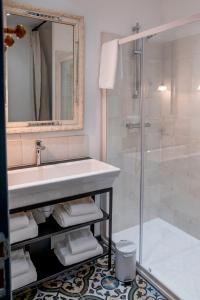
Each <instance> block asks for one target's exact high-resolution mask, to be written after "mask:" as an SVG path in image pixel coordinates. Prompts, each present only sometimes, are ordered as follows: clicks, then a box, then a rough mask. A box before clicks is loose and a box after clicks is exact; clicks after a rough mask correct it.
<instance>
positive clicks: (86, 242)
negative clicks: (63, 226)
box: [67, 227, 98, 254]
mask: <svg viewBox="0 0 200 300" xmlns="http://www.w3.org/2000/svg"><path fill="white" fill-rule="evenodd" d="M67 242H68V243H69V248H70V250H71V253H72V254H78V253H81V252H86V251H88V250H94V249H96V248H97V245H98V242H97V240H96V238H95V237H94V236H93V234H92V232H91V231H90V229H89V227H86V228H81V229H78V230H74V231H71V232H70V233H69V234H68V235H67Z"/></svg>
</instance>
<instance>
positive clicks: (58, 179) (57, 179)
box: [8, 159, 120, 209]
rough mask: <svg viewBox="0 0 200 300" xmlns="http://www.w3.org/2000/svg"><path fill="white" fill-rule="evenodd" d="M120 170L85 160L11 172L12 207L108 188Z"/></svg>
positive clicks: (10, 206)
mask: <svg viewBox="0 0 200 300" xmlns="http://www.w3.org/2000/svg"><path fill="white" fill-rule="evenodd" d="M119 172H120V169H119V168H116V167H114V166H111V165H109V164H107V163H104V162H101V161H98V160H95V159H85V160H78V161H73V162H65V163H58V164H53V165H45V166H44V165H43V166H39V167H30V168H23V169H17V170H10V171H8V190H9V208H10V209H14V208H18V207H23V206H28V205H32V204H36V203H42V202H45V201H51V200H56V199H61V198H64V197H69V196H74V195H79V194H83V193H88V192H91V191H96V190H101V189H106V188H109V187H111V186H112V184H113V181H114V179H115V178H116V177H117V176H118V175H119Z"/></svg>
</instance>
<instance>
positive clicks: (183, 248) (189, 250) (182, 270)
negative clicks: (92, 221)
mask: <svg viewBox="0 0 200 300" xmlns="http://www.w3.org/2000/svg"><path fill="white" fill-rule="evenodd" d="M138 236H139V227H138V226H135V227H131V228H129V229H126V230H124V231H121V232H118V233H115V234H113V240H114V242H117V241H119V240H120V239H129V240H132V241H133V242H135V243H136V245H137V246H138ZM137 254H138V253H137ZM143 266H144V267H145V268H146V269H147V270H149V271H150V272H151V273H152V274H153V275H154V276H155V277H157V278H158V280H159V281H161V282H162V283H163V284H164V285H165V286H167V287H168V288H169V289H170V290H171V291H172V292H174V293H175V294H176V295H177V296H178V297H180V299H182V300H191V299H192V300H199V299H200V285H199V278H200V240H198V239H196V238H194V237H192V236H191V235H189V234H187V233H186V232H184V231H182V230H180V229H178V228H177V227H175V226H173V225H171V224H169V223H167V222H166V221H164V220H162V219H160V218H156V219H152V220H150V221H148V222H145V223H144V232H143Z"/></svg>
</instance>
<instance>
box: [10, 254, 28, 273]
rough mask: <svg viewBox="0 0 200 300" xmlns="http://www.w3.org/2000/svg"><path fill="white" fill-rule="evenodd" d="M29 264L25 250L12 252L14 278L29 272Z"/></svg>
mask: <svg viewBox="0 0 200 300" xmlns="http://www.w3.org/2000/svg"><path fill="white" fill-rule="evenodd" d="M28 268H29V264H28V262H27V260H26V256H25V253H24V249H19V250H15V251H12V252H11V274H12V277H15V276H17V275H20V274H23V273H26V272H28Z"/></svg>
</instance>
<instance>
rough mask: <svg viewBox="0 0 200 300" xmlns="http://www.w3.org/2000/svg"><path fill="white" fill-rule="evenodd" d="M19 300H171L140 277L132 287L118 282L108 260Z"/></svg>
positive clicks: (28, 293) (49, 283) (83, 269)
mask: <svg viewBox="0 0 200 300" xmlns="http://www.w3.org/2000/svg"><path fill="white" fill-rule="evenodd" d="M14 299H15V300H74V299H76V300H119V299H121V300H167V299H166V298H165V297H164V296H162V295H161V294H160V293H159V292H158V291H157V290H156V289H155V288H154V287H153V286H152V285H150V284H149V282H147V281H146V280H145V279H144V278H142V277H141V276H140V275H139V274H137V276H136V279H135V281H134V282H133V283H132V284H131V285H125V284H123V283H121V282H119V281H118V280H117V279H116V278H115V273H114V268H113V269H111V270H110V271H107V258H106V257H105V258H101V259H98V260H97V261H96V263H95V264H94V263H90V264H86V265H83V266H82V267H80V268H79V269H76V270H73V271H70V272H68V273H67V274H65V275H63V276H60V277H58V278H57V279H55V280H52V281H49V282H46V283H44V284H43V285H42V286H40V288H39V289H37V290H29V291H26V292H25V293H24V294H21V295H18V296H16V297H14Z"/></svg>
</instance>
